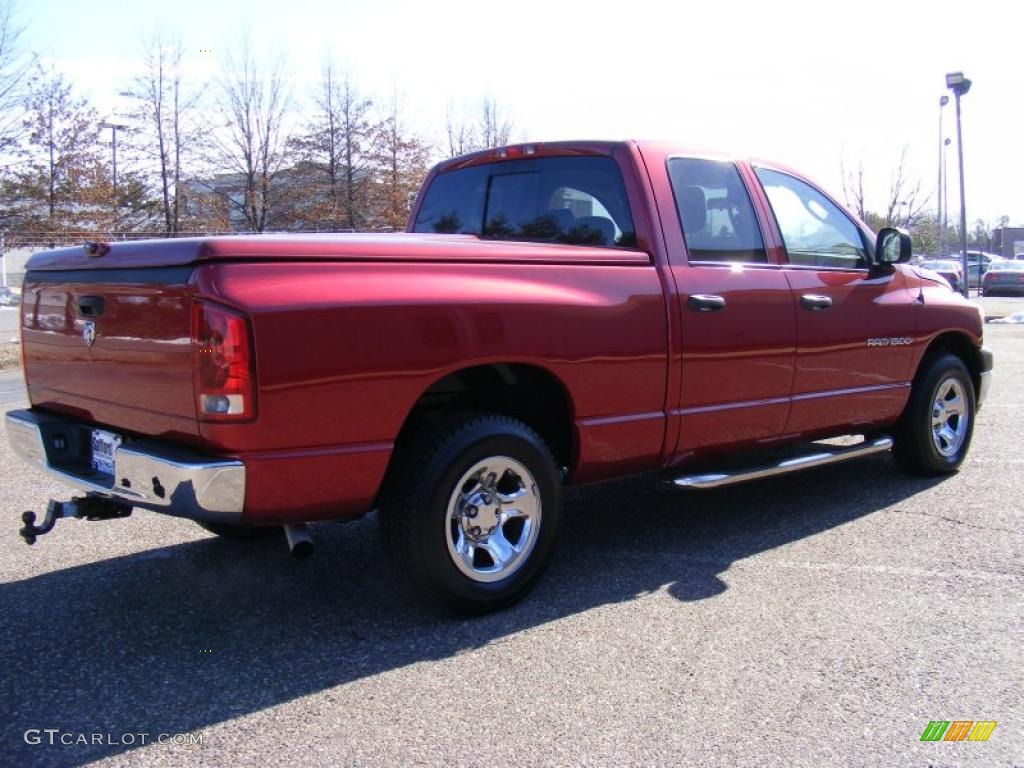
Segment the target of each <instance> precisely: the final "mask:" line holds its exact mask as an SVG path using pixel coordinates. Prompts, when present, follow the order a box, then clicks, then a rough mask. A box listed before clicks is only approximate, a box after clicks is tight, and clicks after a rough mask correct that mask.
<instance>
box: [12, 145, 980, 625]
mask: <svg viewBox="0 0 1024 768" xmlns="http://www.w3.org/2000/svg"><path fill="white" fill-rule="evenodd" d="M910 257H911V247H910V237H909V236H908V235H907V234H906V233H904V232H901V231H899V230H896V229H889V228H886V229H883V230H881V231H880V232H879V233H878V234H877V236H876V235H875V234H874V233H872V232H871V231H870V230H869V229H868V228H867V226H866V225H864V224H863V222H861V221H859V220H858V219H857V218H856V217H854V216H853V215H852V214H851V213H850V212H848V211H847V210H845V209H844V208H843V207H842V206H841V205H840V204H839V203H837V202H836V201H835V199H834V198H833V197H831V196H829V195H828V194H826V193H825V192H824V191H823V190H822V189H821V187H819V186H816V185H815V184H814V183H813V182H810V181H808V180H807V179H805V178H803V177H802V176H800V175H799V174H797V173H796V172H794V171H791V170H788V169H786V168H784V167H782V166H780V165H776V164H773V163H769V162H762V161H756V162H751V161H747V160H743V159H738V158H737V159H723V157H722V156H718V155H715V156H713V157H712V156H709V155H707V154H706V153H704V152H702V151H691V150H688V149H687V148H686V147H682V146H676V145H667V144H653V143H639V142H633V141H630V142H617V143H605V142H565V143H552V144H543V145H542V144H529V145H516V146H509V147H502V148H499V149H494V150H486V151H483V152H478V153H475V154H471V155H467V156H463V157H459V158H455V159H453V160H448V161H445V162H443V163H441V164H440V165H438V166H436V167H435V168H434V169H433V170H432V171H431V173H430V174H429V176H428V177H427V179H426V181H425V182H424V185H423V188H422V189H421V191H420V194H419V197H418V199H417V201H416V203H415V205H414V207H413V211H412V215H411V218H410V221H409V225H408V232H407V233H406V234H398V235H312V236H310V235H306V236H303V235H276V236H275V235H264V236H243V237H207V238H196V239H174V240H151V241H142V242H139V241H136V242H119V243H113V244H109V243H87V244H86V247H85V248H65V249H61V250H54V251H47V252H43V253H38V254H36V255H34V256H33V257H32V258H31V260H30V261H29V263H28V271H27V274H26V277H25V293H26V300H27V302H28V303H29V304H31V306H32V307H33V311H32V312H25V313H23V315H22V322H23V326H24V327H23V329H22V333H23V353H24V360H25V365H24V373H25V381H26V385H27V391H28V398H29V401H30V403H31V407H29V408H27V409H18V410H15V411H11V412H10V413H8V414H7V434H8V436H9V438H10V440H11V441H12V443H13V445H14V448H15V450H16V451H17V453H18V454H19V455H20V456H21V457H23V458H24V459H25V460H27V461H29V462H31V463H33V464H35V465H37V466H39V467H42V468H43V469H45V470H47V471H48V472H50V473H51V474H52V475H54V476H55V477H58V478H60V479H61V480H63V481H65V482H69V483H72V484H74V485H76V486H77V487H78V488H80V489H81V491H82V493H84V496H82V497H80V498H76V499H72V500H70V501H61V500H55V501H52V502H51V503H50V504H49V506H48V507H47V515H46V517H45V518H44V519H43V520H42V522H37V521H36V519H35V516H34V514H33V513H27V514H26V516H25V517H24V518H23V522H24V526H23V527H22V529H21V534H22V536H23V537H24V538H25V539H26V541H28V542H30V543H31V542H32V541H35V539H36V537H37V536H40V535H42V534H44V533H46V532H47V531H49V530H50V529H51V528H52V527H53V525H54V523H55V522H56V521H57V520H58V519H59V518H61V517H68V516H71V517H88V518H90V519H103V518H113V517H123V516H125V515H126V514H127V513H128V512H130V511H131V509H132V508H143V509H149V510H153V511H156V512H160V513H165V514H171V515H177V516H181V517H185V518H190V519H193V520H196V521H198V522H200V523H201V524H202V525H204V526H205V527H206V528H208V529H209V530H212V531H214V532H215V533H218V534H221V535H224V536H230V537H236V538H237V537H247V536H252V535H254V534H257V533H259V532H261V531H268V530H269V531H273V530H277V531H280V528H281V527H282V526H283V527H284V531H285V534H286V537H287V541H288V542H289V546H290V548H291V549H292V551H293V553H303V554H306V553H309V552H310V550H311V548H312V542H311V539H310V534H309V531H308V530H307V529H306V528H305V527H304V524H305V523H308V522H312V521H317V520H330V519H345V518H352V517H356V516H359V515H362V514H364V513H366V512H369V511H370V510H374V509H377V510H379V514H378V520H379V523H380V528H381V534H382V542H383V545H384V547H385V549H386V550H387V552H388V554H389V556H390V558H391V560H392V561H393V563H394V564H395V568H394V571H395V573H396V574H398V575H399V577H400V578H401V579H402V580H404V581H405V583H407V584H408V585H409V586H410V588H411V589H413V590H416V591H417V592H418V593H419V594H423V595H425V596H427V597H430V598H433V599H436V600H438V601H440V602H442V603H444V604H447V605H451V606H454V607H456V608H458V609H461V610H465V611H470V612H481V611H488V610H493V609H496V608H500V607H502V606H507V605H509V604H511V603H513V602H515V601H516V600H519V599H520V598H522V597H523V596H524V595H525V594H526V593H527V592H528V591H529V590H530V589H531V587H532V586H533V585H534V584H535V583H536V581H537V579H538V578H539V576H540V575H541V572H542V571H543V569H544V566H545V565H546V563H547V561H548V559H549V558H550V556H551V554H552V551H553V550H552V546H553V544H554V541H555V534H556V531H557V530H558V527H559V517H560V512H561V505H562V501H561V500H562V487H563V486H565V485H573V484H579V483H594V482H597V481H604V480H610V479H613V478H620V477H623V476H629V475H636V474H638V473H647V474H648V475H649V476H650V477H651V478H652V481H657V482H666V481H668V482H671V483H672V484H674V485H675V487H677V488H682V489H701V488H713V487H719V486H722V485H728V484H730V483H737V482H741V481H749V480H755V479H757V478H760V477H765V476H767V475H775V474H781V473H783V472H788V471H793V470H796V469H798V468H808V467H814V466H822V465H825V464H830V463H833V462H836V461H842V460H849V459H854V458H858V457H862V456H866V455H869V454H877V453H881V452H886V451H889V450H890V449H891V450H892V452H893V454H894V456H895V458H896V461H897V462H898V463H899V465H900V466H902V467H904V468H906V469H907V470H909V471H912V472H916V473H922V474H943V473H949V472H953V471H955V470H956V469H957V468H958V467H959V466H960V464H961V462H963V460H964V457H965V456H966V454H967V451H968V448H969V446H970V443H971V436H972V431H973V428H974V423H975V413H976V410H977V408H978V407H979V405H980V404H981V403H982V401H983V400H984V397H985V393H986V390H987V387H988V382H989V380H990V373H991V370H992V355H991V353H990V352H989V351H988V350H987V349H985V348H984V347H983V346H982V332H983V327H984V326H983V323H982V316H981V313H980V310H979V308H978V307H977V306H976V305H973V304H971V303H969V302H968V301H967V300H966V299H964V298H963V297H962V296H959V295H957V294H954V293H951V292H950V291H949V290H948V289H947V288H946V287H945V286H944V285H942V284H941V279H940V278H937V277H933V278H929V277H927V276H923V275H924V274H925V273H924V272H923V270H919V269H918V268H917V267H911V266H910V265H908V264H907V262H908V260H909V259H910ZM843 435H858V436H863V440H861V441H860V442H856V443H854V444H852V445H846V446H845V447H839V446H836V445H831V444H829V445H826V446H823V445H821V444H813V445H812V444H811V442H810V441H812V440H816V439H818V438H827V437H831V436H843ZM780 446H786V447H787V453H788V455H786V456H785V457H784V458H781V459H780V457H779V455H778V453H775V454H774V455H773V456H772V455H765V454H764V453H761V452H759V451H762V450H763V449H764V448H766V447H772V448H778V447H780ZM723 457H730V458H736V457H739V459H741V460H742V466H736V465H735V463H734V462H730V463H722V461H723ZM739 459H737V460H739ZM697 460H702V461H703V462H704V465H703V466H699V465H695V464H694V462H695V461H697ZM709 465H710V467H709ZM874 469H875V468H874V467H872V468H871V470H870V471H866V476H865V478H864V482H865V484H868V485H870V483H871V482H872V480H871V477H870V475H871V474H872V472H873V471H874ZM794 503H800V502H799V501H798V500H794ZM807 503H817V501H815V500H807ZM621 514H622V525H623V528H624V529H627V528H628V526H629V525H631V518H632V517H633V516H635V515H637V514H642V510H637V509H635V508H629V509H626V508H623V509H622V510H621ZM567 522H568V525H570V526H577V525H586V524H587V521H586V519H574V520H571V521H567ZM69 533H70V532H69ZM594 557H595V562H594V563H592V564H591V567H592V568H595V569H600V568H608V567H609V564H608V563H607V562H604V563H602V562H598V559H599V558H598V556H597V555H595V556H594ZM210 577H211V578H213V577H214V575H213V574H210ZM104 588H105V589H117V586H116V585H115V584H106V585H104ZM368 597H369V596H368Z"/></svg>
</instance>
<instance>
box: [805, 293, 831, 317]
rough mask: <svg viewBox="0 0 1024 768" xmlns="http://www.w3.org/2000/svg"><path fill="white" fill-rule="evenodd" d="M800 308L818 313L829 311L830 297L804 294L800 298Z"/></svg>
mask: <svg viewBox="0 0 1024 768" xmlns="http://www.w3.org/2000/svg"><path fill="white" fill-rule="evenodd" d="M800 306H801V307H803V308H804V309H809V310H811V311H812V312H819V311H821V310H823V309H831V307H832V297H831V296H818V295H817V294H814V293H805V294H804V295H803V296H801V297H800Z"/></svg>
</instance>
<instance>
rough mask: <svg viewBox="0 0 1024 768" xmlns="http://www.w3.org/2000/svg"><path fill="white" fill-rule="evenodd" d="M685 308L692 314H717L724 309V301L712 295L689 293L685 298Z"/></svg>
mask: <svg viewBox="0 0 1024 768" xmlns="http://www.w3.org/2000/svg"><path fill="white" fill-rule="evenodd" d="M686 306H687V307H689V308H690V309H692V310H693V311H694V312H717V311H718V310H720V309H725V299H723V298H722V297H721V296H715V295H714V294H712V293H691V294H690V295H689V296H687V297H686Z"/></svg>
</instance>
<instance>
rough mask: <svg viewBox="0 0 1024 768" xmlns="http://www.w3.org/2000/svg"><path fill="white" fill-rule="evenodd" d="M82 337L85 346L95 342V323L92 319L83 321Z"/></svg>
mask: <svg viewBox="0 0 1024 768" xmlns="http://www.w3.org/2000/svg"><path fill="white" fill-rule="evenodd" d="M82 338H83V339H84V340H85V346H87V347H91V346H92V345H93V344H95V343H96V323H94V322H93V321H92V320H86V321H85V327H84V328H83V329H82Z"/></svg>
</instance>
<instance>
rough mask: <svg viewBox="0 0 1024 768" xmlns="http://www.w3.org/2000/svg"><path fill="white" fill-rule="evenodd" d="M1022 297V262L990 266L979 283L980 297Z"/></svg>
mask: <svg viewBox="0 0 1024 768" xmlns="http://www.w3.org/2000/svg"><path fill="white" fill-rule="evenodd" d="M997 294H1002V295H1008V296H1022V295H1024V261H1009V260H1006V261H1002V262H997V263H994V264H992V266H990V267H989V269H988V272H986V273H985V277H984V278H982V281H981V295H982V296H995V295H997Z"/></svg>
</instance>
